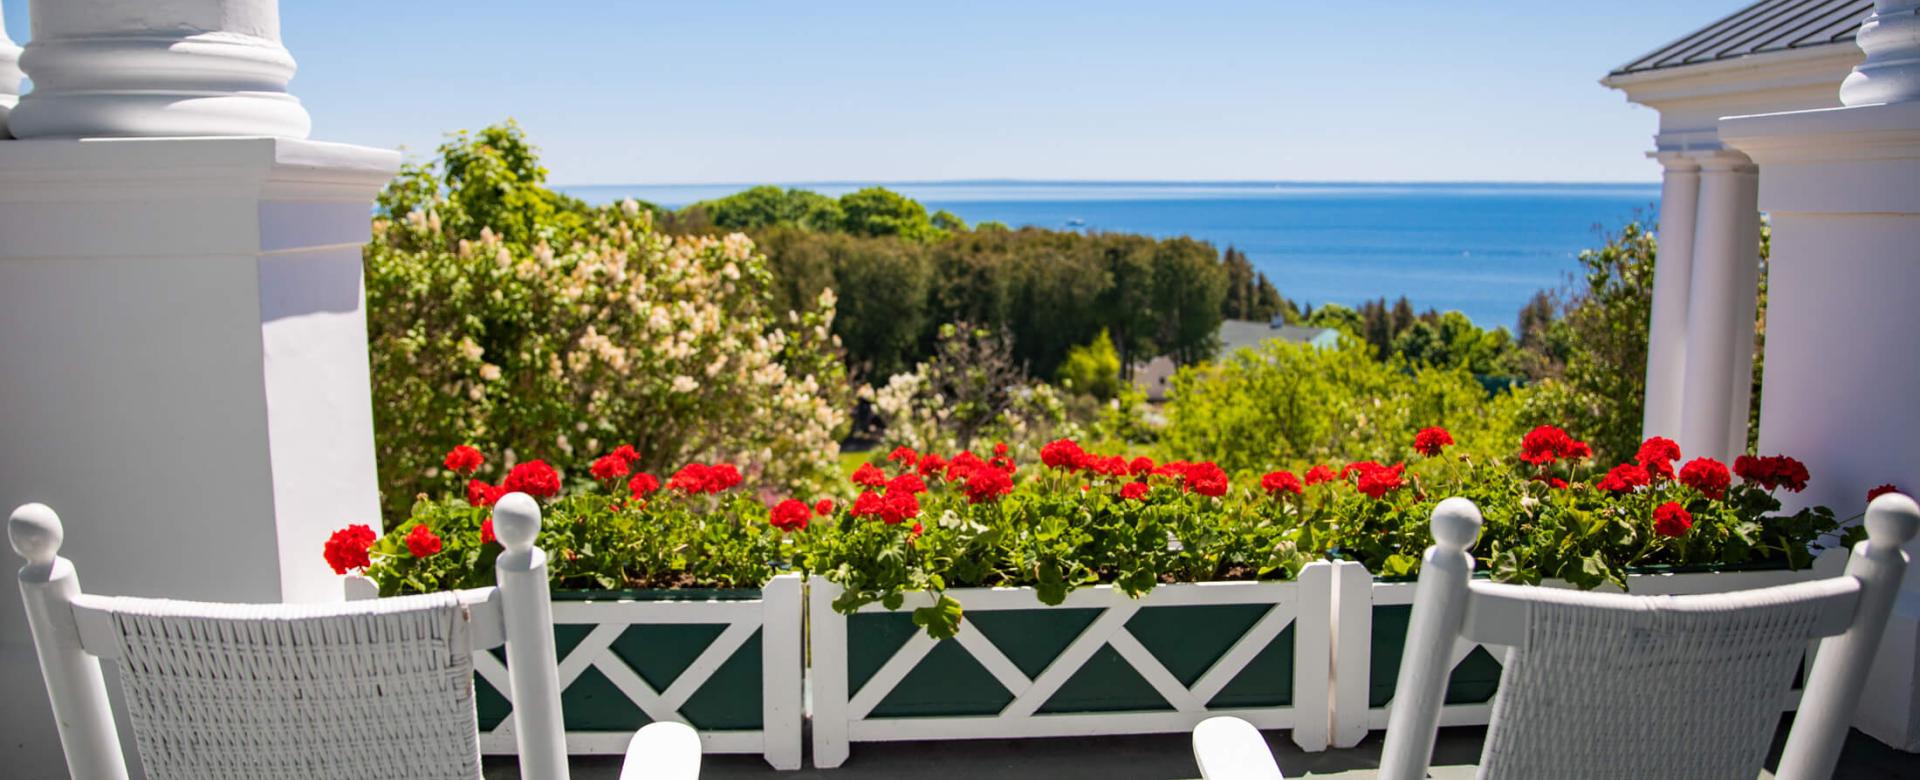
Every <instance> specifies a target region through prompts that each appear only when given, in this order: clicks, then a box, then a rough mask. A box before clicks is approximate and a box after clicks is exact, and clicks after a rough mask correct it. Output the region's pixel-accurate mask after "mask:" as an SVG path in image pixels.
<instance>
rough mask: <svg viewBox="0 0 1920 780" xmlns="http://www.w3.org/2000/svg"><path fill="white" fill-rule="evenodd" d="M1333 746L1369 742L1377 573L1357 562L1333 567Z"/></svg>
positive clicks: (1338, 563) (1337, 563)
mask: <svg viewBox="0 0 1920 780" xmlns="http://www.w3.org/2000/svg"><path fill="white" fill-rule="evenodd" d="M1330 608H1331V610H1332V614H1333V626H1332V628H1333V645H1332V656H1333V703H1332V720H1333V726H1332V730H1333V734H1332V739H1331V741H1332V743H1333V746H1334V747H1337V748H1350V747H1353V746H1355V745H1358V744H1360V741H1361V740H1363V739H1366V738H1367V731H1368V728H1367V710H1368V706H1367V702H1368V690H1367V688H1368V683H1369V679H1368V674H1369V670H1370V669H1372V668H1373V667H1372V664H1373V573H1372V572H1369V571H1367V567H1366V566H1365V565H1363V564H1361V563H1359V562H1357V561H1335V562H1334V564H1333V598H1332V604H1331V605H1330Z"/></svg>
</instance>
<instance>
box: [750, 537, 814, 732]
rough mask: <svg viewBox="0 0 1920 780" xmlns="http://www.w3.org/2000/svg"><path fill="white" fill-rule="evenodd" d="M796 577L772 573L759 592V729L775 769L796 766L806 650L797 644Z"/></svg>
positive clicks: (800, 609) (800, 614)
mask: <svg viewBox="0 0 1920 780" xmlns="http://www.w3.org/2000/svg"><path fill="white" fill-rule="evenodd" d="M802 582H803V581H802V580H801V579H800V578H799V577H797V576H791V575H789V576H785V577H775V578H773V579H772V580H771V581H769V582H768V583H767V587H766V589H765V590H764V591H762V592H761V608H762V609H763V610H765V613H764V617H763V618H762V622H761V629H760V631H761V636H760V663H761V669H763V670H764V671H763V672H762V673H763V674H764V675H765V678H764V681H763V683H762V685H761V693H760V733H761V734H762V735H763V737H762V738H763V739H765V740H766V749H765V750H766V752H765V754H764V755H765V756H766V759H767V763H768V764H771V765H772V766H773V768H775V769H799V768H800V721H801V717H802V715H803V713H802V712H801V710H802V709H803V701H802V700H801V696H802V693H801V676H802V675H803V674H805V671H806V670H805V668H804V664H805V663H806V654H805V653H803V652H801V647H800V641H801V640H800V634H801V631H800V626H801V621H802V619H803V617H804V612H803V607H804V605H803V604H802V603H801V598H800V590H801V583H802Z"/></svg>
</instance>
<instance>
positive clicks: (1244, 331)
mask: <svg viewBox="0 0 1920 780" xmlns="http://www.w3.org/2000/svg"><path fill="white" fill-rule="evenodd" d="M1330 330H1331V329H1330V328H1307V327H1302V326H1299V325H1283V324H1277V323H1267V322H1259V321H1256V320H1221V321H1220V351H1219V353H1218V354H1219V355H1220V356H1221V357H1223V358H1224V357H1226V356H1227V355H1231V354H1233V353H1234V352H1236V351H1238V350H1240V349H1243V348H1250V347H1259V346H1260V345H1261V344H1263V343H1266V342H1267V341H1269V340H1272V339H1279V340H1281V341H1286V342H1291V343H1294V344H1311V343H1313V340H1314V339H1316V338H1319V337H1320V336H1321V335H1322V334H1325V333H1327V332H1329V331H1330Z"/></svg>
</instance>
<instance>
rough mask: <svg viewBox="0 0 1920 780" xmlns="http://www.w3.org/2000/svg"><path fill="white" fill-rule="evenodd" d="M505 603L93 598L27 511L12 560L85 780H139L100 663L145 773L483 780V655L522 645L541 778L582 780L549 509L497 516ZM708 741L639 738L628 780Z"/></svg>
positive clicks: (679, 770) (535, 769) (517, 712)
mask: <svg viewBox="0 0 1920 780" xmlns="http://www.w3.org/2000/svg"><path fill="white" fill-rule="evenodd" d="M493 518H494V529H495V534H496V536H497V537H498V538H499V540H500V542H501V544H502V546H504V547H505V548H506V550H505V551H504V552H502V553H501V554H500V557H499V560H498V562H497V563H496V565H495V570H496V575H497V582H498V583H499V584H498V586H497V587H492V588H479V589H475V590H469V591H461V592H456V593H435V594H428V595H421V596H405V597H400V598H388V599H375V600H369V601H352V602H346V603H333V604H208V603H197V602H184V601H168V600H164V599H142V598H116V597H103V596H91V595H86V594H83V593H81V592H80V584H79V580H78V579H77V578H76V576H75V572H74V567H73V563H72V562H71V561H69V560H67V559H65V558H61V557H59V551H60V543H61V540H62V536H63V531H62V528H61V525H60V518H59V517H58V516H57V515H55V514H54V512H53V510H51V509H49V508H47V507H46V506H44V505H41V504H28V505H26V506H23V507H20V508H19V509H17V510H15V511H14V513H13V516H12V517H11V518H10V519H9V520H8V523H7V534H8V536H9V538H10V539H11V541H12V543H13V549H14V551H15V552H17V553H19V554H20V556H21V557H23V558H26V559H27V565H26V566H25V567H23V568H22V569H21V570H20V590H21V595H22V597H24V598H25V600H26V605H27V619H28V623H29V624H30V625H31V626H32V629H33V640H34V649H35V650H36V651H37V653H38V655H39V658H40V670H41V673H42V674H43V675H44V677H45V679H46V683H47V693H48V696H49V698H50V699H51V700H52V703H53V713H54V717H55V718H56V719H57V720H58V722H59V728H60V745H61V748H62V749H63V750H64V751H65V752H66V757H67V768H68V770H69V771H70V772H71V773H72V775H73V777H74V778H76V780H119V779H122V778H126V777H127V767H126V761H125V758H124V757H123V756H122V754H121V752H120V740H119V738H118V736H117V735H116V732H115V726H114V720H113V713H112V711H111V710H110V709H109V707H108V704H107V688H106V684H105V682H104V679H103V678H102V676H101V673H100V662H99V659H102V658H106V659H112V660H114V661H116V662H117V664H118V666H119V670H120V683H121V688H122V690H123V692H124V693H125V694H126V704H127V715H128V719H129V720H130V721H131V725H132V728H133V734H134V738H135V743H136V744H137V745H138V747H139V751H140V758H141V763H142V765H143V767H144V769H145V771H146V775H147V776H148V777H151V778H155V779H156V780H164V779H166V778H223V779H226V778H231V779H232V780H240V779H241V778H368V777H389V778H449V779H451V778H460V779H461V780H475V779H477V778H479V777H480V776H481V773H480V750H479V731H478V726H477V723H476V716H475V711H474V691H473V654H474V653H476V652H485V651H487V650H488V649H491V648H495V647H499V646H501V645H503V644H504V645H505V646H506V654H507V664H508V669H509V672H510V676H511V685H512V690H513V701H514V704H515V706H514V711H513V714H512V716H511V717H512V718H513V729H514V732H515V736H516V739H517V740H518V746H519V757H520V773H521V776H522V777H525V778H538V779H539V780H565V778H566V777H567V747H566V739H565V733H564V731H563V726H562V723H561V713H560V686H559V678H558V675H557V672H556V670H555V665H554V639H553V615H552V607H551V605H550V604H549V603H548V597H547V569H546V555H545V554H544V553H543V552H541V550H540V549H538V548H536V547H534V546H533V541H534V537H535V535H536V534H537V533H538V532H539V530H540V509H539V506H538V505H537V504H535V503H534V501H533V499H532V498H530V497H528V496H526V495H524V494H520V493H514V494H510V495H508V496H506V497H505V498H502V499H501V500H500V502H499V503H498V504H497V505H496V506H495V508H494V514H493ZM699 764H700V739H699V736H698V735H696V734H695V733H694V732H693V730H692V729H691V728H688V727H687V726H685V725H684V724H677V723H655V724H651V725H648V726H647V727H645V728H643V729H641V730H640V732H639V733H638V734H635V735H634V739H633V741H632V743H631V745H630V746H629V749H628V752H627V762H626V765H625V768H624V769H623V771H622V774H621V777H622V778H623V780H637V779H638V778H642V777H646V778H663V779H664V778H693V777H695V776H697V775H698V773H699Z"/></svg>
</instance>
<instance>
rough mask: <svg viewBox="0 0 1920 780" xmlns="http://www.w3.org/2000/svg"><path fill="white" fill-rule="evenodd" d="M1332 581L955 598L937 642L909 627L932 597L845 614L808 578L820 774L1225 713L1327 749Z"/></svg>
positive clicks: (1307, 577)
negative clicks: (872, 753) (884, 749)
mask: <svg viewBox="0 0 1920 780" xmlns="http://www.w3.org/2000/svg"><path fill="white" fill-rule="evenodd" d="M1331 582H1332V568H1331V566H1329V565H1328V564H1324V563H1323V564H1314V565H1312V566H1309V567H1308V568H1307V569H1306V570H1305V571H1303V572H1302V573H1301V576H1300V579H1299V581H1297V582H1259V583H1255V582H1230V583H1207V584H1193V585H1163V586H1160V587H1158V588H1155V589H1154V590H1153V591H1151V592H1150V593H1148V594H1147V595H1146V596H1144V597H1142V598H1140V599H1133V598H1129V597H1127V596H1126V595H1125V594H1124V593H1122V592H1120V591H1117V590H1115V589H1113V588H1111V587H1106V586H1102V587H1097V588H1086V589H1081V590H1077V591H1074V592H1073V593H1071V594H1069V596H1068V598H1067V600H1066V602H1065V603H1062V604H1060V605H1058V606H1053V607H1048V606H1044V605H1042V604H1040V602H1039V601H1038V599H1037V598H1036V597H1035V595H1034V593H1033V591H1032V590H1031V589H1026V588H1006V589H964V590H955V591H949V593H948V595H950V596H953V597H954V598H956V599H958V600H959V601H960V602H961V604H962V606H963V608H964V609H965V614H966V621H965V622H964V623H963V625H962V627H961V630H960V633H959V635H958V636H956V637H955V638H953V639H951V640H946V641H938V640H934V639H932V638H930V637H928V636H927V635H926V633H925V632H924V631H921V630H918V629H917V628H915V627H913V626H912V624H911V620H910V618H909V617H908V615H909V613H910V611H911V609H912V608H914V607H916V606H921V605H924V604H927V603H930V602H931V597H929V596H928V595H927V594H912V595H911V596H909V598H908V600H907V603H906V604H905V605H904V606H903V607H902V608H901V609H900V610H897V611H891V612H890V611H888V610H886V609H885V608H884V607H881V606H879V605H869V606H868V607H866V608H863V609H862V610H861V611H860V612H859V613H858V614H856V615H853V616H851V617H849V616H846V615H840V614H838V613H836V612H834V611H833V610H832V608H831V606H830V605H831V603H832V601H833V600H834V598H836V597H837V596H838V595H839V594H840V592H841V591H840V588H839V587H838V586H835V585H833V584H831V583H829V582H826V581H825V580H823V579H820V578H815V579H814V580H813V582H812V584H811V586H810V590H811V597H810V603H811V605H812V607H811V617H810V620H811V627H812V635H811V636H812V655H813V667H812V673H813V678H812V679H813V741H814V765H815V766H819V767H832V766H838V765H839V764H840V763H841V762H842V761H844V760H845V759H846V757H847V754H848V751H849V745H850V743H852V742H868V741H893V740H922V739H982V738H1015V737H1047V736H1074V735H1087V734H1128V733H1152V732H1177V731H1185V730H1188V729H1191V728H1193V726H1194V725H1196V724H1198V723H1199V722H1200V721H1201V720H1204V719H1205V718H1207V717H1211V716H1214V715H1223V714H1226V715H1234V716H1237V717H1241V718H1244V719H1246V720H1248V721H1251V722H1252V723H1254V724H1255V725H1256V726H1259V727H1261V728H1268V729H1280V728H1285V729H1292V730H1293V737H1294V740H1295V742H1297V743H1299V744H1300V745H1302V746H1303V747H1305V748H1307V749H1310V750H1318V749H1321V748H1322V747H1324V746H1325V742H1326V736H1327V728H1328V722H1327V717H1326V716H1327V707H1326V702H1327V700H1328V695H1329V692H1330V685H1331V681H1330V679H1329V677H1328V668H1329V663H1328V662H1329V660H1330V658H1331V650H1330V641H1331V637H1332V631H1331V626H1330V625H1329V622H1328V618H1329V615H1328V610H1327V608H1326V605H1327V604H1328V601H1329V595H1330V588H1331Z"/></svg>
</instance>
